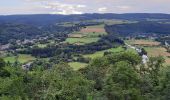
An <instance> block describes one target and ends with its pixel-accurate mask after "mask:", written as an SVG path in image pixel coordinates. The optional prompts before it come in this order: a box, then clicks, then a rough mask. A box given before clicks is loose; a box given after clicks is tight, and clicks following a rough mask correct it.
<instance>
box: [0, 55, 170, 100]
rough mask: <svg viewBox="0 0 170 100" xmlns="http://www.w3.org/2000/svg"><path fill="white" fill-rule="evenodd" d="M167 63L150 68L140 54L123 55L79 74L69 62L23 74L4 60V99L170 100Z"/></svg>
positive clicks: (0, 78)
mask: <svg viewBox="0 0 170 100" xmlns="http://www.w3.org/2000/svg"><path fill="white" fill-rule="evenodd" d="M163 62H164V59H162V58H161V57H158V58H150V62H148V64H147V66H146V65H142V64H141V58H140V57H139V56H138V55H137V54H133V53H131V52H122V53H116V54H115V53H113V54H109V55H106V56H104V57H101V58H97V59H94V60H93V61H91V62H90V64H89V65H88V66H87V67H86V68H84V69H80V70H79V71H74V70H73V69H72V68H71V67H70V66H69V65H68V64H66V63H60V64H58V65H54V66H52V67H50V68H47V69H43V68H42V67H43V65H41V66H37V67H34V68H33V69H32V70H31V71H23V70H22V69H21V67H20V66H10V65H6V64H5V62H4V61H3V60H2V59H1V60H0V66H1V68H0V72H1V74H0V99H2V100H11V99H12V100H27V99H34V100H41V99H42V100H169V99H170V96H169V91H170V81H169V78H170V68H169V67H166V68H164V67H162V64H163ZM39 63H43V62H39ZM34 65H36V64H34ZM37 65H38V63H37ZM3 70H5V71H3ZM2 72H3V73H2Z"/></svg>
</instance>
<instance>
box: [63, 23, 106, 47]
mask: <svg viewBox="0 0 170 100" xmlns="http://www.w3.org/2000/svg"><path fill="white" fill-rule="evenodd" d="M103 30H104V24H101V25H95V26H87V27H86V28H85V29H82V30H80V31H78V32H74V33H72V34H75V35H79V36H81V35H82V37H71V36H70V37H69V38H67V39H66V41H65V42H67V43H70V44H75V43H77V44H79V45H84V44H89V43H92V42H97V41H98V40H99V39H100V37H99V36H101V35H106V34H107V33H106V32H104V31H103ZM100 31H101V32H100Z"/></svg>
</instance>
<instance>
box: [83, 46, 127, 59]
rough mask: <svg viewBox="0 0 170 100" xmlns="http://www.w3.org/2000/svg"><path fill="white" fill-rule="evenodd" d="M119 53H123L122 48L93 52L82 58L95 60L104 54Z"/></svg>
mask: <svg viewBox="0 0 170 100" xmlns="http://www.w3.org/2000/svg"><path fill="white" fill-rule="evenodd" d="M121 51H124V49H123V48H122V47H118V48H111V49H107V50H103V51H98V52H95V53H94V54H87V55H83V56H84V57H85V58H91V59H95V58H97V57H102V56H103V55H104V52H121Z"/></svg>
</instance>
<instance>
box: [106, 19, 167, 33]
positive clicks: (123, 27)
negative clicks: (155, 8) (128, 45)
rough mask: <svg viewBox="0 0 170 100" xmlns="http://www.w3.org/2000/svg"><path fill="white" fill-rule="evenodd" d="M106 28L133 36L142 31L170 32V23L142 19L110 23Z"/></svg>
mask: <svg viewBox="0 0 170 100" xmlns="http://www.w3.org/2000/svg"><path fill="white" fill-rule="evenodd" d="M106 30H107V32H109V33H117V34H119V35H120V36H133V35H139V34H142V33H146V34H148V35H149V34H152V33H155V34H158V35H161V34H170V24H165V23H158V22H152V21H141V22H138V23H131V24H119V25H110V26H109V25H108V26H106Z"/></svg>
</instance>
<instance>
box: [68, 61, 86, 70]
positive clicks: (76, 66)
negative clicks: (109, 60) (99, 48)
mask: <svg viewBox="0 0 170 100" xmlns="http://www.w3.org/2000/svg"><path fill="white" fill-rule="evenodd" d="M68 64H69V65H70V67H72V68H73V69H74V70H79V69H81V68H84V67H86V66H87V64H86V63H80V62H70V63H68Z"/></svg>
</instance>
